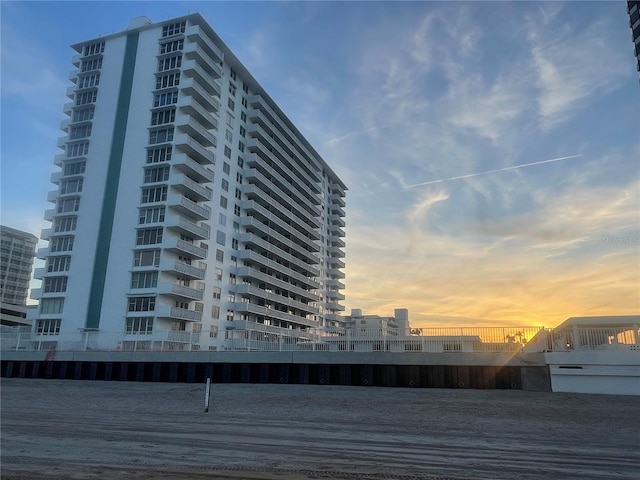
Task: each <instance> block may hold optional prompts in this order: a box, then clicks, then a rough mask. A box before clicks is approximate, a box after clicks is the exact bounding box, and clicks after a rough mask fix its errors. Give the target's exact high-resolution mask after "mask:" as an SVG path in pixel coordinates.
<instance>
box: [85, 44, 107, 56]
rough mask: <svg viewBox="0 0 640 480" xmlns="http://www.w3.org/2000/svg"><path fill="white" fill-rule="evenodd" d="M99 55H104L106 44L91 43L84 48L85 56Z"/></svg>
mask: <svg viewBox="0 0 640 480" xmlns="http://www.w3.org/2000/svg"><path fill="white" fill-rule="evenodd" d="M98 53H104V42H97V43H90V44H89V45H85V46H84V54H85V55H97V54H98Z"/></svg>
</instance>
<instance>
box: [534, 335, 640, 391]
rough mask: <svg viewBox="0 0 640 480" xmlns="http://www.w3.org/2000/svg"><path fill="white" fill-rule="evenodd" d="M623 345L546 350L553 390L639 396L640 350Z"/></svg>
mask: <svg viewBox="0 0 640 480" xmlns="http://www.w3.org/2000/svg"><path fill="white" fill-rule="evenodd" d="M624 347H626V348H623V346H620V348H612V349H610V350H600V351H599V350H574V351H568V352H549V353H545V361H546V363H547V364H548V365H549V372H550V374H551V389H552V391H554V392H573V393H600V394H607V395H639V396H640V350H636V349H633V347H635V345H625V346H624Z"/></svg>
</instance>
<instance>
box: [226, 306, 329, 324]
mask: <svg viewBox="0 0 640 480" xmlns="http://www.w3.org/2000/svg"><path fill="white" fill-rule="evenodd" d="M231 308H233V310H234V311H235V312H246V313H253V314H255V315H261V316H264V317H267V318H273V319H276V320H286V321H287V322H291V323H294V324H297V325H305V326H307V327H317V326H318V324H317V323H316V322H315V321H314V320H311V319H308V318H306V317H300V316H298V315H292V314H290V313H286V312H281V311H279V310H275V309H273V308H269V307H263V306H261V305H256V304H254V303H248V302H236V303H232V304H231Z"/></svg>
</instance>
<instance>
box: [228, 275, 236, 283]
mask: <svg viewBox="0 0 640 480" xmlns="http://www.w3.org/2000/svg"><path fill="white" fill-rule="evenodd" d="M236 280H237V278H236V275H235V273H230V274H229V284H230V285H235V284H236Z"/></svg>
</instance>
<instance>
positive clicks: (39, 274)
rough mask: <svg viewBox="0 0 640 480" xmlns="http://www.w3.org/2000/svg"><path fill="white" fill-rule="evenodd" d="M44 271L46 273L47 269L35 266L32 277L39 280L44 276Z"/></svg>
mask: <svg viewBox="0 0 640 480" xmlns="http://www.w3.org/2000/svg"><path fill="white" fill-rule="evenodd" d="M45 273H47V269H46V268H45V267H39V268H35V269H34V270H33V278H35V279H37V280H41V279H42V278H43V277H44V275H45Z"/></svg>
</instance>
